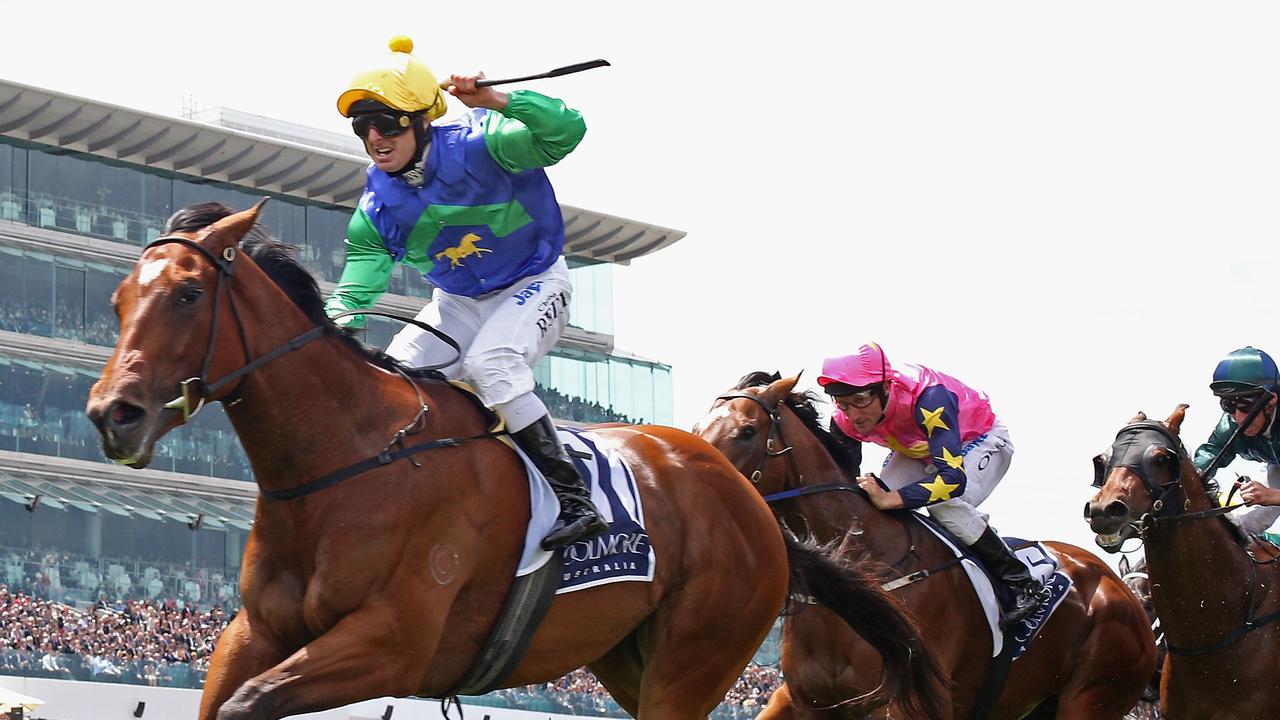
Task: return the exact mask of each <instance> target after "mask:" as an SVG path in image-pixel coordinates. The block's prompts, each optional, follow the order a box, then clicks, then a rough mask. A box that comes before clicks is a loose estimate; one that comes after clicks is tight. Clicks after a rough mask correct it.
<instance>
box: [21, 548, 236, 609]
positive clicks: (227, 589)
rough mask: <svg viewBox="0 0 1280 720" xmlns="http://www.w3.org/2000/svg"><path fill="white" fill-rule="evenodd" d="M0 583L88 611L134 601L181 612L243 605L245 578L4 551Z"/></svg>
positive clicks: (53, 553)
mask: <svg viewBox="0 0 1280 720" xmlns="http://www.w3.org/2000/svg"><path fill="white" fill-rule="evenodd" d="M0 581H2V582H4V583H6V584H7V585H8V586H9V587H11V588H23V589H24V591H25V592H27V593H28V594H30V595H32V596H34V597H36V598H37V599H42V600H51V601H54V602H57V603H66V604H68V605H74V606H87V605H89V604H92V603H94V602H100V603H104V602H109V603H125V602H129V601H131V600H135V599H136V600H152V601H156V602H173V603H175V604H176V606H177V607H179V608H188V607H197V606H199V605H200V604H201V603H204V604H212V603H216V604H218V605H220V606H222V607H226V608H229V609H234V608H237V607H239V606H240V594H239V590H238V587H239V579H238V578H237V577H236V576H235V574H234V573H229V572H226V571H224V570H222V569H211V568H205V567H193V566H192V565H191V564H190V563H184V564H180V565H179V564H172V563H164V562H154V561H142V560H137V559H131V558H107V557H89V556H81V555H75V554H72V553H67V552H60V551H57V550H20V549H0Z"/></svg>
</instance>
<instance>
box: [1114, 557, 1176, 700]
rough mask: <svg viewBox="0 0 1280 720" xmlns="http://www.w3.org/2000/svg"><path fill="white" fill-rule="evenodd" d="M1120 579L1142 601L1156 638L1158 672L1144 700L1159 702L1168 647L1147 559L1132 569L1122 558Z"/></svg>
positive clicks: (1124, 558)
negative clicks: (1148, 571)
mask: <svg viewBox="0 0 1280 720" xmlns="http://www.w3.org/2000/svg"><path fill="white" fill-rule="evenodd" d="M1120 579H1121V580H1122V581H1124V584H1125V585H1128V586H1129V589H1130V590H1132V591H1133V594H1134V595H1136V596H1137V597H1138V600H1140V601H1142V609H1143V610H1145V611H1146V613H1147V620H1148V621H1149V622H1150V623H1151V632H1152V633H1153V634H1154V635H1155V636H1156V672H1155V675H1153V676H1152V677H1151V682H1149V683H1147V687H1146V688H1144V689H1143V691H1142V699H1143V700H1145V701H1147V702H1159V700H1160V669H1161V667H1162V666H1163V665H1164V656H1165V653H1166V652H1168V647H1167V646H1166V645H1165V642H1164V631H1162V630H1161V629H1160V618H1158V617H1156V606H1155V603H1154V602H1153V601H1152V600H1151V578H1150V577H1149V576H1148V575H1147V561H1146V559H1145V558H1142V559H1139V560H1138V562H1137V563H1136V564H1135V565H1133V566H1132V567H1130V566H1129V558H1128V557H1122V558H1120Z"/></svg>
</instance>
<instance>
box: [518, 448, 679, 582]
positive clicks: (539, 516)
mask: <svg viewBox="0 0 1280 720" xmlns="http://www.w3.org/2000/svg"><path fill="white" fill-rule="evenodd" d="M559 430H560V441H561V442H562V443H564V444H565V446H567V448H568V449H569V454H570V456H571V457H572V458H573V462H574V464H575V465H577V467H578V472H579V473H580V474H581V475H582V477H583V478H585V479H586V480H587V483H588V487H590V488H591V501H592V502H593V503H595V506H596V508H597V509H598V510H599V511H600V514H601V515H602V516H603V517H604V520H605V522H607V523H608V524H609V530H608V532H606V533H605V534H603V535H601V536H600V537H596V538H592V539H590V540H584V541H582V542H578V543H574V544H573V545H570V546H568V547H566V548H562V549H561V550H560V551H559V552H560V553H561V555H562V556H563V558H564V574H563V576H562V577H561V579H560V589H559V590H557V591H556V594H563V593H568V592H573V591H574V590H583V589H586V588H589V587H595V586H597V585H606V584H608V583H612V582H622V581H627V580H630V581H643V582H649V581H652V580H653V565H654V555H653V547H652V546H651V545H650V544H649V533H647V532H646V531H645V529H644V508H643V507H642V505H641V503H640V489H639V488H638V487H636V481H635V477H634V476H633V475H632V474H631V468H629V467H627V464H626V463H625V462H624V461H623V459H622V457H621V456H620V455H619V454H618V453H617V452H615V451H614V450H613V449H612V448H608V447H605V448H601V447H599V446H598V445H597V444H596V442H595V441H594V440H593V439H592V438H591V435H590V434H589V433H585V432H583V431H581V430H578V429H575V428H560V429H559ZM512 446H513V447H515V449H516V453H517V454H518V455H519V456H520V459H521V460H523V461H524V465H525V469H526V470H527V471H528V475H529V499H530V506H531V513H530V515H531V517H530V519H529V530H528V532H527V533H526V534H525V543H524V553H523V554H522V555H521V556H520V567H519V570H517V571H516V575H517V576H523V575H527V574H529V573H531V572H533V571H535V570H537V569H538V568H540V567H542V566H543V565H545V564H546V562H547V560H549V559H550V558H551V553H550V552H549V551H546V550H543V549H542V548H541V547H540V546H539V543H540V542H542V538H544V537H546V535H547V532H548V531H550V530H551V526H552V525H553V524H555V521H556V516H558V515H559V514H560V503H559V502H558V501H557V500H556V496H555V493H553V492H552V491H551V486H550V485H548V484H547V481H546V479H545V478H543V477H542V473H540V472H539V471H538V469H537V468H536V467H534V465H533V462H532V461H531V460H529V458H528V456H526V455H525V454H524V451H523V450H520V448H519V447H517V446H515V444H514V443H512Z"/></svg>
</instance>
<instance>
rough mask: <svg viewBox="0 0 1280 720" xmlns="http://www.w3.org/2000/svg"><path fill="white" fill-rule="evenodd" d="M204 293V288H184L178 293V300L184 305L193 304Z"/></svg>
mask: <svg viewBox="0 0 1280 720" xmlns="http://www.w3.org/2000/svg"><path fill="white" fill-rule="evenodd" d="M203 294H204V290H201V289H200V288H198V287H189V288H184V289H183V290H182V291H181V292H180V293H178V302H179V303H180V304H182V305H191V304H193V303H195V301H197V300H199V299H200V296H201V295H203Z"/></svg>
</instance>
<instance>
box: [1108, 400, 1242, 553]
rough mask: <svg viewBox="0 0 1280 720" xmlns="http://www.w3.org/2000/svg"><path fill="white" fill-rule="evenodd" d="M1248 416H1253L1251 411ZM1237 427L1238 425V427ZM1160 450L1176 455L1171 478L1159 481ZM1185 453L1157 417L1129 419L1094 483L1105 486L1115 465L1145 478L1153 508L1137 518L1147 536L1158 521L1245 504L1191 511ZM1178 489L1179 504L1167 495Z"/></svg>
mask: <svg viewBox="0 0 1280 720" xmlns="http://www.w3.org/2000/svg"><path fill="white" fill-rule="evenodd" d="M1249 419H1250V420H1252V415H1251V417H1250V418H1249ZM1238 431H1239V428H1237V432H1238ZM1234 440H1235V435H1232V436H1231V440H1229V441H1228V442H1227V443H1226V444H1225V445H1224V446H1223V449H1224V450H1225V449H1226V448H1227V447H1230V445H1231V442H1233V441H1234ZM1161 450H1166V451H1170V452H1172V453H1173V454H1174V457H1175V458H1176V464H1175V466H1174V468H1175V469H1174V471H1173V477H1172V479H1170V480H1168V481H1167V482H1164V483H1157V482H1156V481H1155V480H1154V479H1153V476H1154V475H1155V461H1156V458H1157V457H1158V455H1159V453H1160V451H1161ZM1186 454H1187V451H1186V448H1184V447H1183V445H1182V440H1181V439H1180V438H1178V436H1177V435H1174V434H1173V433H1172V432H1170V431H1169V429H1168V428H1166V427H1165V426H1164V424H1163V423H1159V422H1156V421H1154V420H1140V421H1138V422H1133V423H1130V424H1128V425H1125V426H1124V427H1122V428H1120V432H1118V433H1116V439H1115V442H1114V443H1112V445H1111V458H1110V460H1108V461H1107V464H1106V466H1105V467H1102V466H1099V467H1098V468H1096V470H1095V475H1094V481H1093V486H1094V487H1098V488H1100V487H1102V486H1103V485H1104V484H1105V481H1106V478H1107V476H1108V475H1110V474H1111V471H1112V470H1114V469H1115V468H1119V467H1123V468H1126V469H1128V470H1129V471H1130V472H1132V473H1133V474H1134V475H1137V476H1138V479H1139V480H1141V481H1142V485H1143V487H1145V488H1146V489H1147V492H1148V493H1150V494H1151V497H1152V503H1151V512H1150V513H1147V514H1146V515H1143V516H1142V518H1140V519H1139V521H1138V529H1139V531H1140V532H1141V533H1142V534H1143V535H1144V536H1145V535H1146V534H1147V532H1148V531H1149V530H1150V529H1151V528H1152V527H1155V526H1157V525H1164V524H1167V523H1177V522H1183V521H1188V520H1203V519H1205V518H1212V517H1220V516H1222V515H1226V514H1227V513H1229V512H1231V511H1232V510H1235V509H1236V508H1239V507H1243V503H1240V504H1236V505H1224V506H1220V507H1212V508H1209V509H1208V510H1199V511H1196V512H1191V511H1190V507H1191V499H1190V498H1188V497H1187V495H1186V489H1185V488H1184V487H1183V485H1182V479H1183V478H1182V465H1183V463H1182V460H1183V458H1185V457H1186ZM1221 456H1222V454H1221V452H1219V454H1218V457H1215V458H1214V461H1213V462H1211V463H1210V464H1209V466H1208V467H1207V468H1206V473H1202V474H1201V476H1202V477H1203V476H1204V475H1205V474H1207V472H1208V471H1209V470H1211V469H1212V468H1213V466H1214V465H1216V464H1217V461H1218V459H1219V458H1220V457H1221ZM1175 492H1176V493H1179V494H1181V495H1182V502H1181V503H1180V504H1179V503H1177V502H1170V501H1169V497H1168V496H1169V495H1170V494H1171V493H1175ZM1174 499H1176V498H1174ZM1215 502H1216V501H1215Z"/></svg>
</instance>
